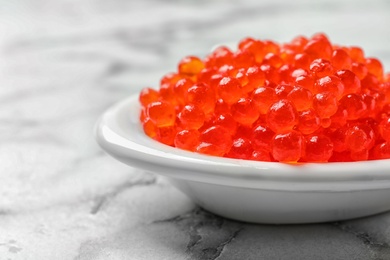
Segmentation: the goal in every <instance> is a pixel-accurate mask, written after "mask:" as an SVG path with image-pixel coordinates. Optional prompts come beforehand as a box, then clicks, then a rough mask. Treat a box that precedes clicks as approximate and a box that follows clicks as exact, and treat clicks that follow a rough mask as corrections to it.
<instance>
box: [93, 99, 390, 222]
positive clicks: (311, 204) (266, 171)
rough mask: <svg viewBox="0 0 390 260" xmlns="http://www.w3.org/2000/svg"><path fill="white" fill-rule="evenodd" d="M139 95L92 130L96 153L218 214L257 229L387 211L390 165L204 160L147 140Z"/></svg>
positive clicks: (387, 162)
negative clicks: (162, 179)
mask: <svg viewBox="0 0 390 260" xmlns="http://www.w3.org/2000/svg"><path fill="white" fill-rule="evenodd" d="M139 113H140V106H139V104H138V96H132V97H130V98H128V99H126V100H124V101H122V102H120V103H118V104H116V105H114V106H113V107H111V108H110V109H109V110H108V111H107V112H105V113H104V114H103V116H102V117H101V118H100V120H99V121H98V123H97V125H96V129H95V134H96V139H97V141H98V143H99V144H100V146H101V147H102V148H103V149H104V150H106V151H107V152H108V153H109V154H110V155H112V156H113V157H115V158H117V159H118V160H119V161H121V162H123V163H126V164H128V165H130V166H132V167H136V168H141V169H144V170H147V171H151V172H154V173H157V174H161V175H164V176H166V177H168V179H169V180H170V181H171V182H172V184H173V185H175V186H176V187H177V188H179V189H180V190H182V191H183V192H184V193H185V194H187V195H188V196H189V197H190V198H191V199H193V200H194V201H195V202H196V203H197V204H198V205H200V206H201V207H203V208H205V209H206V210H208V211H211V212H214V213H215V214H218V215H221V216H224V217H227V218H231V219H236V220H242V221H248V222H256V223H274V224H282V223H283V224H286V223H313V222H326V221H336V220H344V219H350V218H357V217H363V216H368V215H371V214H376V213H380V212H384V211H387V210H390V160H378V161H366V162H348V163H324V164H319V163H318V164H316V163H308V164H303V165H288V164H283V163H275V162H256V161H247V160H236V159H227V158H219V157H213V156H207V155H202V154H197V153H191V152H187V151H183V150H180V149H177V148H173V147H170V146H166V145H164V144H161V143H159V142H157V141H155V140H152V139H151V138H149V137H148V136H146V135H145V134H144V132H143V130H142V127H141V125H140V123H139Z"/></svg>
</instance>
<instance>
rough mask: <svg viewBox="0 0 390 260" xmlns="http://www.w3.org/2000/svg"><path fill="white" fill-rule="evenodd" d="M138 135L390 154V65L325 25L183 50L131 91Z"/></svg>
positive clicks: (273, 157) (211, 144) (192, 142)
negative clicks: (172, 65) (207, 49)
mask: <svg viewBox="0 0 390 260" xmlns="http://www.w3.org/2000/svg"><path fill="white" fill-rule="evenodd" d="M139 101H140V104H141V106H142V109H141V114H140V120H141V123H142V127H143V130H144V132H145V134H146V135H148V136H150V137H151V138H154V139H156V140H157V141H159V142H162V143H164V144H167V145H171V146H174V147H177V148H180V149H184V150H188V151H192V152H198V153H203V154H208V155H213V156H223V157H229V158H236V159H245V160H257V161H278V162H286V163H297V162H298V163H299V162H340V161H341V162H343V161H359V160H375V159H388V158H390V73H386V72H385V71H384V67H383V65H382V63H381V61H380V60H379V59H377V58H373V57H366V56H365V53H364V51H363V49H362V48H360V47H357V46H352V47H348V46H340V45H337V44H333V43H332V42H331V41H330V40H329V39H328V37H327V36H326V35H324V34H316V35H314V36H312V37H310V38H306V37H303V36H299V37H296V38H294V39H293V40H292V41H291V42H288V43H283V44H279V43H276V42H274V41H270V40H260V39H254V38H250V37H247V38H245V39H243V40H241V41H240V42H239V44H238V48H237V50H231V49H229V48H228V47H226V46H221V47H218V48H216V49H215V50H214V51H213V52H211V53H210V54H209V55H207V56H206V57H205V58H204V59H202V58H199V57H197V56H187V57H184V58H183V59H182V60H181V61H180V62H179V63H178V67H177V71H176V72H173V73H168V74H166V75H165V76H163V77H162V79H161V81H160V88H159V89H152V88H145V89H143V90H142V91H141V92H140V94H139Z"/></svg>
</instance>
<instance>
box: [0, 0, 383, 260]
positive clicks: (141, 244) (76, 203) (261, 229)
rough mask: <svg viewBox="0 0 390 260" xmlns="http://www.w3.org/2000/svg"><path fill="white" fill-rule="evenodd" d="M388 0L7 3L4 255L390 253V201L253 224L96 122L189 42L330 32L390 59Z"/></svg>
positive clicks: (0, 177)
mask: <svg viewBox="0 0 390 260" xmlns="http://www.w3.org/2000/svg"><path fill="white" fill-rule="evenodd" d="M389 14H390V3H389V2H388V1H385V0H382V1H363V0H359V1H352V0H347V1H338V0H331V1H325V0H320V1H308V0H299V1H281V0H273V1H271V0H265V1H255V0H243V1H240V2H238V1H233V0H230V1H223V0H219V1H205V0H200V1H194V0H193V1H191V0H188V1H177V0H176V1H175V0H170V1H157V0H147V1H120V0H117V1H92V0H83V1H78V0H58V1H49V0H36V1H28V0H15V1H3V3H2V4H1V5H0V133H1V135H0V259H1V260H17V259H23V260H24V259H39V260H41V259H75V260H76V259H77V260H87V259H105V260H107V259H118V260H122V259H123V260H124V259H137V260H138V259H140V260H142V259H169V260H175V259H218V260H228V259H390V213H384V214H380V215H376V216H372V217H367V218H362V219H356V220H350V221H344V222H337V223H327V224H311V225H279V226H275V225H254V224H246V223H241V222H235V221H232V220H227V219H224V218H221V217H218V216H215V215H213V214H210V213H208V212H206V211H204V210H202V209H201V208H199V207H197V206H196V205H194V203H192V202H191V201H190V200H189V199H188V198H187V197H186V196H185V195H184V194H182V193H181V192H179V191H178V190H176V189H175V188H174V187H172V186H171V185H170V184H169V183H168V182H167V181H166V180H165V179H163V178H162V177H160V176H159V175H156V174H153V173H145V172H142V171H140V170H137V169H132V168H130V167H127V166H125V165H123V164H121V163H119V162H117V161H116V160H114V159H112V158H111V157H109V156H108V155H106V154H105V153H104V152H103V151H102V150H101V149H100V148H99V147H98V145H97V144H96V142H95V140H94V138H93V136H92V129H93V126H94V123H95V121H96V120H97V118H98V117H99V115H100V114H101V113H102V112H103V111H104V110H105V109H107V108H108V107H109V106H110V105H112V104H113V103H115V102H116V101H118V100H121V99H123V98H126V97H128V96H129V95H131V94H132V93H136V92H138V91H139V90H140V89H141V88H143V87H146V86H151V87H156V86H157V84H158V82H159V79H160V77H161V76H162V75H163V74H164V73H166V72H169V71H172V70H175V68H176V64H177V62H178V60H179V59H180V58H181V57H183V56H185V55H189V54H194V55H199V56H204V55H205V54H206V53H207V52H208V51H209V50H210V48H212V46H214V45H216V44H218V43H224V42H237V41H238V40H239V39H241V38H243V37H245V36H248V35H250V36H253V37H257V38H261V39H275V40H277V41H279V42H283V41H289V40H291V39H292V38H293V37H294V36H296V35H298V34H305V35H307V36H310V35H312V34H314V33H316V32H325V33H326V34H328V36H329V37H330V38H331V40H332V41H334V42H338V43H340V44H345V45H359V46H362V47H363V48H364V49H365V51H366V55H367V56H374V57H380V58H381V60H382V61H383V63H384V66H385V68H386V70H387V71H389V70H390V47H389V46H390V31H389V24H390V15H389Z"/></svg>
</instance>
